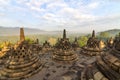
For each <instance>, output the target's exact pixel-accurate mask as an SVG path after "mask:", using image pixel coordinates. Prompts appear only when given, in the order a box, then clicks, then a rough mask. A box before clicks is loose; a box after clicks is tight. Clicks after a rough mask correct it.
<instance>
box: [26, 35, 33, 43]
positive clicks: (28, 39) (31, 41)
mask: <svg viewBox="0 0 120 80" xmlns="http://www.w3.org/2000/svg"><path fill="white" fill-rule="evenodd" d="M25 40H26V41H28V43H30V44H32V43H34V41H33V40H32V39H30V38H28V37H27V38H25Z"/></svg>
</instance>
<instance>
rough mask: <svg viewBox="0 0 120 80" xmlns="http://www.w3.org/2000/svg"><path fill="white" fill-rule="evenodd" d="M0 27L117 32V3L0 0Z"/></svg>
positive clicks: (104, 0) (109, 0)
mask: <svg viewBox="0 0 120 80" xmlns="http://www.w3.org/2000/svg"><path fill="white" fill-rule="evenodd" d="M0 18H1V19H0V26H3V27H23V26H24V27H25V28H35V29H40V30H45V31H62V30H63V29H66V30H67V31H74V32H81V33H91V31H92V30H95V31H96V32H100V31H105V30H110V29H120V26H119V25H120V0H0Z"/></svg>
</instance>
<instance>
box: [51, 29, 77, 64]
mask: <svg viewBox="0 0 120 80" xmlns="http://www.w3.org/2000/svg"><path fill="white" fill-rule="evenodd" d="M53 59H54V60H56V61H60V62H73V61H75V60H77V54H76V53H75V51H74V50H73V48H72V45H71V43H70V42H69V38H67V37H66V30H65V29H64V31H63V38H61V39H60V40H59V41H58V42H57V43H56V45H55V49H54V53H53Z"/></svg>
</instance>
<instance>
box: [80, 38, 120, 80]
mask: <svg viewBox="0 0 120 80" xmlns="http://www.w3.org/2000/svg"><path fill="white" fill-rule="evenodd" d="M81 80H120V36H118V37H116V38H115V41H114V46H113V48H112V49H111V50H109V51H108V52H104V53H103V54H101V55H99V56H97V60H96V61H95V62H94V63H93V64H91V65H89V66H88V67H86V68H85V70H84V71H83V73H82V77H81Z"/></svg>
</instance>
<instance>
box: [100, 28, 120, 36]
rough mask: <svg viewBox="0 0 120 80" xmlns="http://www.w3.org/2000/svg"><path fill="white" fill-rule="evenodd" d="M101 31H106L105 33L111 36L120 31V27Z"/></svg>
mask: <svg viewBox="0 0 120 80" xmlns="http://www.w3.org/2000/svg"><path fill="white" fill-rule="evenodd" d="M101 32H107V33H109V34H110V36H111V37H114V36H115V35H117V34H118V33H120V29H110V30H106V31H101ZM101 32H98V34H99V33H101Z"/></svg>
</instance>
